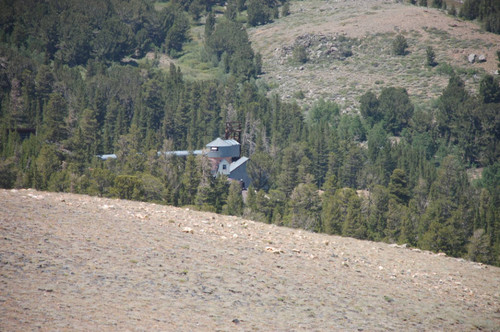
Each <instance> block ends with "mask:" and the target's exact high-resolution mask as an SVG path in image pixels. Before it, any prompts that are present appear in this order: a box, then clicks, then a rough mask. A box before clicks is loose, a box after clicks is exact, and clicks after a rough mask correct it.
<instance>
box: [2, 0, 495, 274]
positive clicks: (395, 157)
mask: <svg viewBox="0 0 500 332" xmlns="http://www.w3.org/2000/svg"><path fill="white" fill-rule="evenodd" d="M483 2H485V1H483ZM468 3H474V2H473V1H466V4H468ZM481 3H482V2H481ZM492 3H494V2H492ZM223 5H224V4H223V3H220V2H212V1H210V0H206V1H205V0H193V1H190V0H176V1H171V2H169V3H162V6H160V7H155V3H153V2H151V1H148V0H95V1H76V0H70V1H58V0H50V1H21V0H0V26H1V29H0V186H1V187H2V188H28V187H32V188H36V189H40V190H49V191H64V192H73V193H82V194H89V195H99V196H104V197H116V198H122V199H133V200H143V201H148V202H156V203H161V204H172V205H176V206H193V207H196V208H198V209H203V210H207V211H215V212H218V213H226V214H232V215H240V216H245V217H247V218H252V219H254V220H258V221H262V222H266V223H275V224H278V225H286V226H290V227H300V228H304V229H307V230H310V231H315V232H326V233H329V234H341V235H345V236H352V237H355V238H359V239H370V240H376V241H387V242H397V243H408V244H409V245H412V246H418V247H420V248H423V249H428V250H433V251H436V252H437V251H442V252H445V253H447V254H449V255H453V256H456V257H465V258H468V259H471V260H475V261H480V262H484V263H489V264H495V265H500V146H499V138H500V87H499V80H498V77H494V76H490V75H485V76H484V77H482V78H481V81H480V85H479V89H478V90H477V91H469V90H468V89H466V87H465V84H464V82H463V80H462V79H461V77H460V76H459V74H456V73H451V74H450V77H449V83H448V85H447V87H446V88H445V89H444V90H443V91H442V93H441V95H440V97H439V98H438V99H437V100H435V101H434V102H433V107H432V109H431V110H427V109H421V108H419V107H416V106H415V105H413V104H412V101H411V98H410V97H411V96H409V94H408V92H407V90H406V89H405V87H392V86H387V87H385V88H383V89H382V91H381V92H380V93H379V94H378V95H377V94H375V93H374V92H372V91H360V95H361V98H360V109H359V113H344V112H343V110H342V109H341V108H340V106H338V105H337V104H335V103H334V102H331V101H327V100H318V101H316V102H315V103H314V105H313V106H312V107H310V108H305V107H304V108H302V107H300V106H299V105H298V104H296V103H295V102H290V103H288V102H284V101H283V99H282V98H281V97H280V96H278V95H268V94H267V90H266V89H265V87H263V86H262V85H261V84H259V81H258V75H259V74H260V73H261V70H262V69H261V66H262V58H261V56H260V54H258V53H255V52H254V50H253V49H252V47H251V43H250V41H249V38H248V35H247V32H246V28H245V27H246V25H245V24H244V23H243V22H242V21H241V15H242V13H243V12H244V11H245V12H246V13H247V15H248V21H247V24H248V25H258V24H266V23H267V22H270V21H271V20H273V19H276V18H277V17H279V10H278V9H279V8H282V13H286V12H287V10H288V9H287V6H288V4H287V3H286V2H285V3H282V2H274V1H262V0H247V1H244V0H241V1H240V0H238V1H236V0H234V1H229V2H228V3H227V5H226V6H225V7H222V6H223ZM284 5H286V6H284ZM283 7H285V8H284V9H283ZM465 8H467V7H465ZM481 8H482V7H481ZM463 15H466V14H465V9H464V14H463ZM471 18H472V17H471ZM482 19H483V20H490V18H489V16H488V17H485V18H482ZM491 20H492V22H493V19H491ZM201 22H202V23H201ZM493 23H494V22H493ZM194 24H204V25H205V28H204V36H203V38H204V51H203V56H204V59H205V61H207V63H212V64H214V65H215V66H217V67H218V68H219V70H220V72H221V73H222V74H221V75H219V76H218V77H217V78H214V79H210V80H188V79H186V78H184V75H183V73H182V71H181V70H180V69H179V68H178V67H176V66H175V65H174V64H171V65H170V68H169V70H164V69H162V68H160V67H159V66H158V62H157V60H156V58H154V57H153V58H152V59H150V60H149V59H145V57H144V56H145V55H146V54H147V53H153V54H160V53H166V54H169V55H170V56H171V57H173V58H175V57H176V56H178V55H179V54H182V52H183V51H184V50H183V45H184V44H185V42H187V41H188V40H189V38H190V34H189V31H190V29H191V27H192V26H193V25H194ZM228 121H238V122H241V123H242V127H243V133H242V142H241V143H242V150H243V154H244V155H247V156H249V157H250V160H251V161H250V163H249V169H248V171H249V175H250V177H251V178H252V187H251V188H249V190H248V192H247V197H246V202H245V203H244V202H243V200H242V196H241V193H240V188H239V186H238V185H237V184H234V183H233V184H232V185H229V184H228V182H227V180H226V179H225V178H224V177H222V176H219V177H217V178H214V177H212V176H211V175H210V172H209V164H208V162H207V160H206V158H204V157H201V156H198V157H195V156H194V155H190V156H189V157H187V158H184V157H176V156H174V155H161V154H160V155H159V154H157V152H158V151H170V150H180V149H184V150H195V149H199V148H202V147H204V146H205V144H207V143H208V142H210V141H211V140H213V139H215V138H216V137H220V136H223V134H224V127H225V123H226V122H228ZM106 153H115V154H116V155H117V159H110V160H106V161H103V160H101V159H100V158H97V157H96V156H97V155H101V154H106Z"/></svg>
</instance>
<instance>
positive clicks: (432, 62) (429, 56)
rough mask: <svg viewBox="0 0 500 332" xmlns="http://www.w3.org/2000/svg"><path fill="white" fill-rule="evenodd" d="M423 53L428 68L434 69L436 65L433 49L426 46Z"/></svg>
mask: <svg viewBox="0 0 500 332" xmlns="http://www.w3.org/2000/svg"><path fill="white" fill-rule="evenodd" d="M425 53H426V56H427V65H428V66H430V67H434V66H435V65H437V63H436V53H435V52H434V49H433V48H432V47H431V46H427V48H426V49H425Z"/></svg>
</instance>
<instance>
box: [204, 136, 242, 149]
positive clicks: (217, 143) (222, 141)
mask: <svg viewBox="0 0 500 332" xmlns="http://www.w3.org/2000/svg"><path fill="white" fill-rule="evenodd" d="M233 145H240V143H238V142H237V141H235V140H234V139H222V138H217V139H215V140H214V141H212V142H210V143H208V144H207V148H211V147H222V146H233Z"/></svg>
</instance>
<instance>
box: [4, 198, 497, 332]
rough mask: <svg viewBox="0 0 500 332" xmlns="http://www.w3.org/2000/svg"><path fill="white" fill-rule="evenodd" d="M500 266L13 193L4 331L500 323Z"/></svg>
mask: <svg viewBox="0 0 500 332" xmlns="http://www.w3.org/2000/svg"><path fill="white" fill-rule="evenodd" d="M499 286H500V269H499V268H496V267H492V266H486V265H482V264H478V263H472V262H468V261H465V260H462V259H456V258H450V257H445V256H444V255H439V254H432V253H429V252H425V251H420V250H415V249H410V248H403V247H398V246H394V245H392V246H391V245H388V244H383V243H374V242H368V241H359V240H354V239H350V238H341V237H337V236H328V235H323V234H313V233H308V232H305V231H301V230H297V229H288V228H281V227H276V226H272V225H266V224H261V223H256V222H253V221H248V220H243V219H241V218H237V217H231V216H222V215H216V214H211V213H201V212H195V211H191V210H188V209H182V208H175V207H169V206H162V205H155V204H146V203H141V202H131V201H124V200H111V199H103V198H97V197H88V196H80V195H74V194H61V193H48V192H37V191H35V190H1V191H0V330H2V331H27V330H42V331H49V330H50V331H52V330H61V331H64V330H72V331H73V330H77V331H94V330H95V331H97V330H101V331H102V330H117V331H124V330H128V331H200V330H201V331H214V330H218V331H233V330H240V331H299V330H306V331H340V330H349V331H360V330H366V331H388V330H389V331H390V330H393V331H403V330H404V331H423V330H432V331H436V330H444V331H470V330H489V331H494V330H497V331H498V330H500V329H499V327H500V287H499Z"/></svg>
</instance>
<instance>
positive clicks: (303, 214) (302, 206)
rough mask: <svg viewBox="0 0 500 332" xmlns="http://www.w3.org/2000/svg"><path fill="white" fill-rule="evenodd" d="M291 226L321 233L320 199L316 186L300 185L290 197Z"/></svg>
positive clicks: (309, 184)
mask: <svg viewBox="0 0 500 332" xmlns="http://www.w3.org/2000/svg"><path fill="white" fill-rule="evenodd" d="M289 205H290V210H291V211H290V222H289V226H291V227H295V228H303V229H306V230H310V231H320V230H321V224H320V205H321V204H320V199H319V196H318V191H317V188H316V186H315V185H313V184H311V183H300V184H299V185H298V186H297V187H296V188H295V189H294V190H293V192H292V194H291V195H290V200H289Z"/></svg>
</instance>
